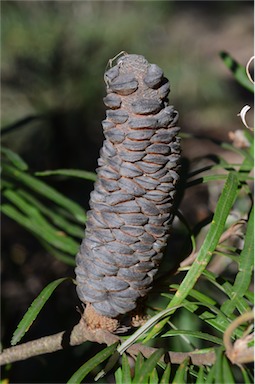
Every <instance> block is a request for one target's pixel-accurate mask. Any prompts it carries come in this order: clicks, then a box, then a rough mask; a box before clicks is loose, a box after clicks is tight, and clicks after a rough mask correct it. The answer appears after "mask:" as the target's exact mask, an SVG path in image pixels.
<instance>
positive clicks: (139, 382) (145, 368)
mask: <svg viewBox="0 0 255 384" xmlns="http://www.w3.org/2000/svg"><path fill="white" fill-rule="evenodd" d="M163 355H164V350H163V349H158V350H157V351H155V352H153V354H152V355H151V356H150V357H149V358H148V359H147V360H146V361H145V362H144V363H143V365H142V366H141V367H140V369H139V370H137V369H136V373H135V377H134V380H133V382H134V383H136V384H144V383H146V382H147V381H148V376H149V375H150V374H151V373H152V371H153V369H154V368H155V367H156V365H157V363H158V362H159V360H160V359H161V357H162V356H163Z"/></svg>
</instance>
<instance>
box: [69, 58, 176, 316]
mask: <svg viewBox="0 0 255 384" xmlns="http://www.w3.org/2000/svg"><path fill="white" fill-rule="evenodd" d="M105 82H106V85H107V96H106V97H105V98H104V103H105V105H106V106H107V107H108V108H109V110H107V112H106V119H105V120H104V121H103V122H102V126H103V130H104V135H105V141H104V143H103V147H102V149H101V152H100V158H99V160H98V165H99V167H98V169H97V175H98V178H97V181H96V183H95V189H94V191H93V192H92V193H91V198H90V208H91V210H90V211H88V221H87V224H86V237H85V239H84V240H83V241H82V244H81V248H80V251H79V253H78V255H77V258H76V262H77V268H76V275H77V293H78V296H79V298H80V299H81V301H83V302H84V303H86V304H87V305H88V307H89V308H91V307H93V311H94V312H95V313H97V314H98V315H103V316H106V317H108V318H117V317H118V316H119V315H122V314H125V313H127V312H129V311H131V310H133V309H134V308H135V307H136V305H137V300H138V299H139V298H142V297H144V296H145V295H146V294H147V293H148V291H149V290H150V289H151V287H152V282H153V277H154V275H155V274H156V272H157V271H158V267H159V263H160V261H161V259H162V254H163V250H164V248H165V246H166V243H167V239H168V236H169V229H170V225H171V221H172V211H173V200H174V195H175V190H176V182H177V180H178V174H177V171H178V162H179V159H180V140H179V137H177V136H176V135H177V134H178V132H179V128H178V127H176V126H175V124H176V121H177V119H178V113H177V112H176V111H175V110H174V108H173V107H172V106H169V105H168V99H167V95H168V93H169V82H168V81H167V79H166V78H164V76H163V72H162V70H161V69H160V68H159V67H158V66H157V65H155V64H149V63H148V61H147V60H146V59H145V58H144V57H143V56H139V55H129V54H124V55H123V56H121V57H120V58H119V59H118V61H117V65H115V66H114V67H112V68H110V69H109V70H108V71H107V72H106V73H105Z"/></svg>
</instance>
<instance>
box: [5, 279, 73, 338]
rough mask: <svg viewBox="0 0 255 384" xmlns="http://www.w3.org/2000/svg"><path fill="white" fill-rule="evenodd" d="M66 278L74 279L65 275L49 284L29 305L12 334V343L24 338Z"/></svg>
mask: <svg viewBox="0 0 255 384" xmlns="http://www.w3.org/2000/svg"><path fill="white" fill-rule="evenodd" d="M66 280H72V278H71V277H63V278H61V279H58V280H55V281H53V282H52V283H50V284H48V285H47V287H45V288H44V289H43V290H42V292H41V293H40V294H39V295H38V296H37V298H36V299H35V300H34V301H33V302H32V304H31V306H30V307H29V309H28V310H27V312H26V313H25V315H24V316H23V318H22V320H21V321H20V323H19V324H18V326H17V329H16V330H15V332H14V334H13V336H12V339H11V345H16V344H17V343H18V342H19V341H20V340H21V339H22V337H23V336H24V335H25V333H26V332H27V331H28V330H29V328H30V327H31V325H32V324H33V322H34V321H35V319H36V317H37V316H38V314H39V313H40V311H41V310H42V308H43V306H44V305H45V304H46V302H47V301H48V300H49V298H50V296H51V295H52V293H53V292H54V291H55V289H56V288H57V287H58V286H59V284H61V283H62V282H63V281H66Z"/></svg>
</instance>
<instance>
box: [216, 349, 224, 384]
mask: <svg viewBox="0 0 255 384" xmlns="http://www.w3.org/2000/svg"><path fill="white" fill-rule="evenodd" d="M215 353H216V362H215V383H224V381H223V369H222V363H223V350H222V348H217V349H216V350H215Z"/></svg>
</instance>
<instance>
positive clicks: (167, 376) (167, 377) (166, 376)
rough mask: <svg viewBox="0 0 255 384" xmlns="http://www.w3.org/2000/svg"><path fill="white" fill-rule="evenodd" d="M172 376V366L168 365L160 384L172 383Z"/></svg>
mask: <svg viewBox="0 0 255 384" xmlns="http://www.w3.org/2000/svg"><path fill="white" fill-rule="evenodd" d="M170 374H171V364H170V363H168V364H167V366H166V369H165V370H164V373H163V376H162V378H161V380H160V384H169V383H170Z"/></svg>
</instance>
